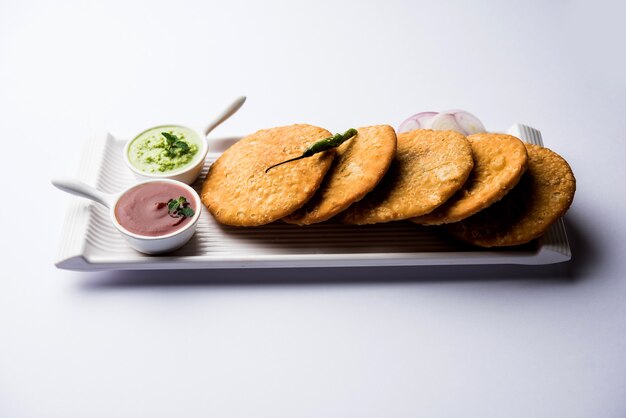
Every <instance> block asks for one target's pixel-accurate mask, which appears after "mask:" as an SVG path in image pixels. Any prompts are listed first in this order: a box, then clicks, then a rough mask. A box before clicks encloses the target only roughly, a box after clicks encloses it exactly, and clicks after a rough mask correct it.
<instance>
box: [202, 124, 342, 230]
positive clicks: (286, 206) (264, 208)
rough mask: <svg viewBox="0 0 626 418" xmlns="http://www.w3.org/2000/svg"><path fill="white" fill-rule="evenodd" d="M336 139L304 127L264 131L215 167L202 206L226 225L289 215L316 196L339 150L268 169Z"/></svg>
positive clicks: (264, 221) (234, 148) (239, 144)
mask: <svg viewBox="0 0 626 418" xmlns="http://www.w3.org/2000/svg"><path fill="white" fill-rule="evenodd" d="M331 135H332V134H331V133H330V132H329V131H327V130H326V129H323V128H319V127H316V126H312V125H305V124H298V125H290V126H283V127H277V128H272V129H264V130H260V131H258V132H256V133H254V134H252V135H249V136H247V137H245V138H243V139H241V140H240V141H238V142H236V143H235V144H234V145H232V146H231V147H230V148H228V149H227V150H226V151H225V152H224V153H223V154H222V155H221V156H220V157H219V158H218V159H217V161H215V163H213V165H211V167H210V168H209V172H208V173H207V176H206V179H205V181H204V184H203V185H202V191H201V199H202V202H203V203H204V204H205V205H206V207H207V208H208V209H209V211H210V212H211V214H212V215H213V216H214V217H215V218H216V219H217V220H218V221H219V222H221V223H223V224H226V225H233V226H257V225H264V224H268V223H271V222H274V221H276V220H278V219H281V218H283V217H285V216H287V215H289V214H290V213H292V212H294V211H295V210H296V209H298V208H300V207H301V206H302V205H304V204H305V203H306V202H307V201H308V200H309V199H310V198H311V197H312V196H313V195H314V194H315V191H316V190H317V189H318V188H319V186H320V184H321V183H322V179H323V178H324V175H325V174H326V172H327V171H328V169H329V168H330V166H331V163H332V160H333V158H334V156H335V153H334V151H333V150H330V151H324V152H322V153H319V154H315V155H313V156H311V157H309V158H304V159H301V160H298V161H293V162H290V163H288V164H283V165H281V166H278V167H276V168H273V169H272V170H270V171H269V172H267V173H266V172H265V170H266V169H267V168H268V167H270V166H271V165H274V164H276V163H279V162H281V161H284V160H287V159H290V158H293V157H297V156H299V155H301V154H302V153H303V151H304V150H305V149H306V148H307V147H308V146H309V145H311V144H313V143H315V142H317V141H319V140H321V139H324V138H327V137H329V136H331Z"/></svg>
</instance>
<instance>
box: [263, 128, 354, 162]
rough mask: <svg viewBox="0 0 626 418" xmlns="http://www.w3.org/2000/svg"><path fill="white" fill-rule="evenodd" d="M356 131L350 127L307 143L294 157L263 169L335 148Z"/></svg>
mask: <svg viewBox="0 0 626 418" xmlns="http://www.w3.org/2000/svg"><path fill="white" fill-rule="evenodd" d="M357 133H358V132H357V130H356V129H354V128H350V129H348V130H347V131H345V132H344V133H343V134H335V135H334V136H331V137H330V138H324V139H322V140H320V141H317V142H315V143H314V144H312V145H309V147H308V148H307V149H305V150H304V152H303V153H302V155H301V156H299V157H296V158H292V159H290V160H287V161H283V162H280V163H278V164H274V165H273V166H271V167H269V168H268V169H267V170H265V172H266V173H267V172H268V171H270V170H271V169H272V168H274V167H277V166H279V165H281V164H285V163H289V162H291V161H296V160H300V159H302V158H306V157H310V156H311V155H313V154H317V153H318V152H322V151H326V150H329V149H332V148H336V147H338V146H339V145H341V144H343V143H344V142H346V141H347V140H348V139H350V138H352V137H353V136H355V135H356V134H357Z"/></svg>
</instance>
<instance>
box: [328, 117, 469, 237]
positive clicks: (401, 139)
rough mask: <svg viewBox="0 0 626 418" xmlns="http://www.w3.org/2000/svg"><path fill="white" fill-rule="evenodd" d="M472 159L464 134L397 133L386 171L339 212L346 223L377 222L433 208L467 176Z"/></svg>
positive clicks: (449, 194)
mask: <svg viewBox="0 0 626 418" xmlns="http://www.w3.org/2000/svg"><path fill="white" fill-rule="evenodd" d="M473 166H474V162H473V159H472V150H471V147H470V145H469V142H468V141H467V139H466V138H465V136H463V135H461V134H460V133H457V132H454V131H433V130H423V129H416V130H413V131H409V132H404V133H401V134H399V135H398V146H397V152H396V156H395V158H394V160H393V161H392V163H391V166H390V167H389V170H388V171H387V174H385V176H384V177H383V179H382V180H381V181H380V183H379V184H378V186H376V187H375V188H374V190H372V191H371V192H370V193H369V194H367V195H366V196H365V197H364V198H363V199H362V200H360V201H359V202H356V203H354V204H353V205H351V206H350V207H349V208H348V209H347V210H346V211H344V212H343V213H341V214H340V215H339V217H340V219H341V221H342V222H344V223H346V224H356V225H361V224H374V223H382V222H390V221H397V220H401V219H407V218H413V217H416V216H420V215H423V214H426V213H429V212H431V211H433V210H434V209H435V208H436V207H438V206H439V205H441V204H442V203H444V202H445V201H446V200H448V199H449V198H450V197H451V196H452V195H453V194H454V193H455V192H456V191H457V190H459V189H460V188H461V186H463V184H464V183H465V181H466V180H467V178H468V176H469V174H470V172H471V171H472V167H473Z"/></svg>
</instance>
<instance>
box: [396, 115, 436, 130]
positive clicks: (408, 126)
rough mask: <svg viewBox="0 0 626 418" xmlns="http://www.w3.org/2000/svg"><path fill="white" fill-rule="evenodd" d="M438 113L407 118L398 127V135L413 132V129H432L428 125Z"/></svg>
mask: <svg viewBox="0 0 626 418" xmlns="http://www.w3.org/2000/svg"><path fill="white" fill-rule="evenodd" d="M435 115H437V112H421V113H417V114H415V115H413V116H410V117H409V118H407V119H406V120H405V121H404V122H402V123H401V124H400V126H399V127H398V133H402V132H408V131H412V130H413V129H430V128H429V127H428V125H429V124H430V121H431V119H432V118H433V117H434V116H435Z"/></svg>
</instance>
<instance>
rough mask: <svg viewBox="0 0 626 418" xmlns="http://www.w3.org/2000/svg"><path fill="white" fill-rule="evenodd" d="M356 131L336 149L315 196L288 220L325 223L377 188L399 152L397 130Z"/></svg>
mask: <svg viewBox="0 0 626 418" xmlns="http://www.w3.org/2000/svg"><path fill="white" fill-rule="evenodd" d="M357 132H358V134H357V136H355V137H354V138H352V139H350V140H348V141H346V142H345V143H343V144H342V145H341V146H340V147H339V148H337V156H336V157H335V160H334V161H333V164H332V166H331V168H330V170H329V171H328V173H327V174H326V177H325V178H324V181H323V182H322V185H321V186H320V188H319V190H318V191H317V193H315V196H313V198H312V199H311V200H309V201H308V202H307V203H306V204H305V205H304V206H303V207H302V208H300V209H298V210H297V211H296V212H294V213H293V214H291V215H289V216H287V217H286V218H284V219H283V220H284V221H285V222H287V223H292V224H298V225H310V224H314V223H318V222H323V221H325V220H327V219H330V218H331V217H333V216H335V215H337V214H338V213H340V212H341V211H343V210H345V209H346V208H347V207H348V206H350V205H351V204H352V203H353V202H356V201H358V200H361V199H362V198H363V196H365V195H366V194H367V193H369V192H370V191H371V190H372V189H373V188H374V187H376V185H377V184H378V182H379V181H380V180H381V179H382V178H383V176H384V175H385V173H386V172H387V169H388V168H389V165H390V164H391V160H393V157H394V156H395V155H396V143H397V141H396V132H395V131H394V129H393V128H392V127H391V126H389V125H379V126H369V127H365V128H359V129H357Z"/></svg>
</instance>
